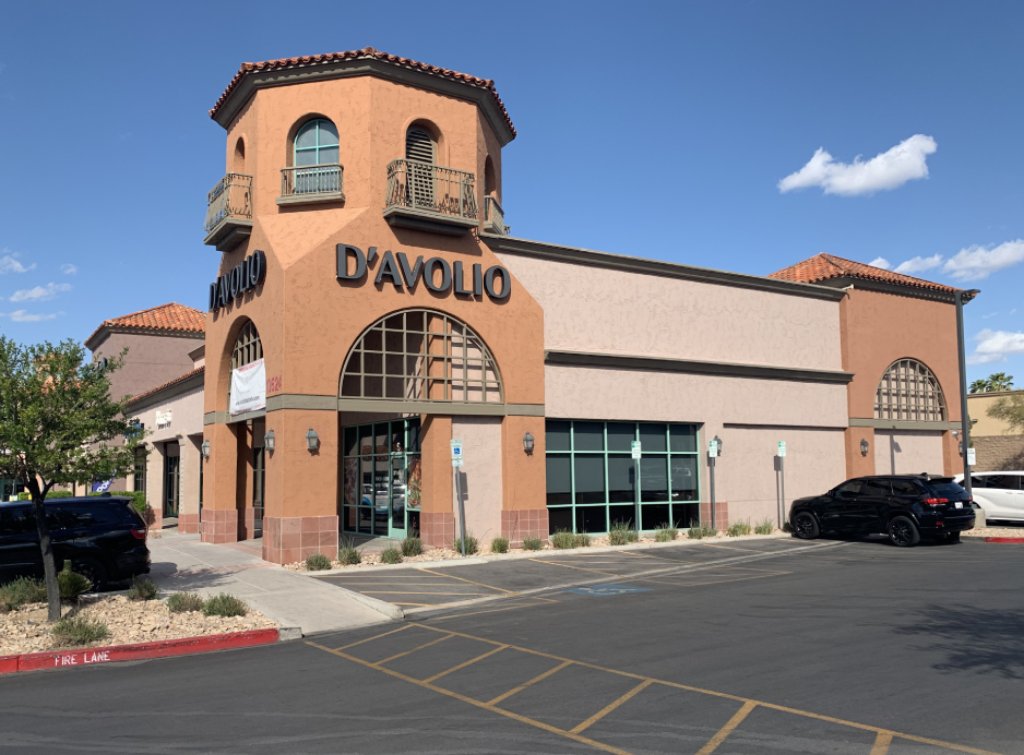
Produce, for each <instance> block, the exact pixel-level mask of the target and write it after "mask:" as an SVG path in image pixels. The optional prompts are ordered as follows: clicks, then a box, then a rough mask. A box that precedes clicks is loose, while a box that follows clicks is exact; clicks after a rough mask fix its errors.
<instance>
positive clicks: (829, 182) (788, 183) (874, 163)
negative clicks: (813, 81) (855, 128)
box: [778, 134, 939, 197]
mask: <svg viewBox="0 0 1024 755" xmlns="http://www.w3.org/2000/svg"><path fill="white" fill-rule="evenodd" d="M938 148H939V146H938V143H937V142H936V141H935V139H933V138H932V137H930V136H926V135H925V134H914V135H913V136H911V137H910V138H909V139H905V140H903V141H902V142H900V143H899V144H897V145H896V146H895V147H892V148H891V149H888V150H886V151H885V152H882V153H880V154H877V155H875V156H874V157H872V158H871V159H870V160H868V161H867V162H865V161H863V160H861V158H860V156H857V157H855V158H854V159H853V162H852V163H842V162H836V161H835V160H834V159H833V158H832V155H831V154H829V153H828V152H827V151H826V150H825V148H824V147H818V149H817V150H816V151H815V153H814V155H812V156H811V159H810V160H808V161H807V164H806V165H804V167H802V168H801V169H800V170H798V171H797V172H796V173H790V174H789V175H788V176H786V177H785V178H783V179H782V180H781V181H779V183H778V186H779V191H780V192H782V193H783V194H785V193H786V192H787V191H793V190H795V189H806V188H809V187H812V186H820V187H821V188H822V189H824V191H825V193H826V194H840V195H842V196H847V197H853V196H857V195H859V194H873V193H874V192H876V191H886V190H890V189H897V188H899V187H900V186H902V185H903V184H905V183H907V181H914V180H916V179H919V178H927V177H928V163H927V159H928V155H931V154H933V153H934V152H935V151H936V150H937V149H938Z"/></svg>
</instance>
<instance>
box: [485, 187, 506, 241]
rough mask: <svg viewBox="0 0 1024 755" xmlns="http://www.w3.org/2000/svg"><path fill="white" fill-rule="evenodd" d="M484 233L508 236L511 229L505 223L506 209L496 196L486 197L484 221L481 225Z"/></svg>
mask: <svg viewBox="0 0 1024 755" xmlns="http://www.w3.org/2000/svg"><path fill="white" fill-rule="evenodd" d="M480 230H482V231H483V232H484V233H496V234H498V235H499V236H508V234H509V233H510V231H511V229H510V228H509V227H508V226H507V225H505V211H504V210H502V209H501V205H500V204H498V200H497V199H495V198H494V197H484V222H483V223H482V224H481V226H480Z"/></svg>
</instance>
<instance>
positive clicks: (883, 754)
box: [871, 731, 892, 755]
mask: <svg viewBox="0 0 1024 755" xmlns="http://www.w3.org/2000/svg"><path fill="white" fill-rule="evenodd" d="M891 744H892V734H890V733H889V732H887V731H880V732H878V735H877V736H876V737H875V744H874V745H873V746H872V748H871V755H887V753H888V752H889V746H890V745H891Z"/></svg>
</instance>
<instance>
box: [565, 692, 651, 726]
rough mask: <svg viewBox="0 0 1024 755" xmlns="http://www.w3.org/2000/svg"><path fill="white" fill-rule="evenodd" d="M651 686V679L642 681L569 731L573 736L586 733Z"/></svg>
mask: <svg viewBox="0 0 1024 755" xmlns="http://www.w3.org/2000/svg"><path fill="white" fill-rule="evenodd" d="M652 684H654V682H653V681H652V680H651V679H644V680H643V681H642V682H640V683H639V684H638V685H636V686H635V687H633V689H631V690H629V692H627V693H625V694H624V695H620V696H619V697H618V698H617V699H615V700H612V701H611V702H610V703H608V704H607V705H606V706H604V707H603V708H601V710H599V711H598V712H597V713H595V714H594V715H592V716H591V717H590V718H588V719H586V720H585V721H581V722H580V723H578V724H576V726H574V727H572V728H571V729H569V731H571V732H572V733H573V734H579V733H580V732H582V731H586V730H587V729H589V728H590V727H591V726H593V725H594V724H596V723H597V722H598V721H600V720H601V719H602V718H604V717H605V716H607V715H608V714H609V713H611V712H613V711H615V710H617V709H618V708H621V707H622V706H623V705H624V704H625V703H628V702H629V701H630V700H632V699H633V698H634V697H636V696H637V695H639V694H640V693H641V692H643V691H644V690H645V689H647V688H648V687H650V686H651V685H652Z"/></svg>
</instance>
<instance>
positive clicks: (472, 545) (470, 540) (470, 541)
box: [454, 535, 480, 556]
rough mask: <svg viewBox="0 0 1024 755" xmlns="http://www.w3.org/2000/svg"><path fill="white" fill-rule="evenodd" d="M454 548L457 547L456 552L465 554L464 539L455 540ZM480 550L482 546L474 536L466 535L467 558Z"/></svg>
mask: <svg viewBox="0 0 1024 755" xmlns="http://www.w3.org/2000/svg"><path fill="white" fill-rule="evenodd" d="M454 547H455V550H457V551H458V552H459V553H463V549H462V538H461V537H457V538H455V546H454ZM479 548H480V545H479V544H478V543H477V541H476V538H475V537H473V536H472V535H466V549H465V554H466V555H467V556H471V555H473V554H474V553H476V552H477V550H479Z"/></svg>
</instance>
